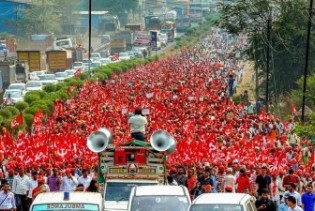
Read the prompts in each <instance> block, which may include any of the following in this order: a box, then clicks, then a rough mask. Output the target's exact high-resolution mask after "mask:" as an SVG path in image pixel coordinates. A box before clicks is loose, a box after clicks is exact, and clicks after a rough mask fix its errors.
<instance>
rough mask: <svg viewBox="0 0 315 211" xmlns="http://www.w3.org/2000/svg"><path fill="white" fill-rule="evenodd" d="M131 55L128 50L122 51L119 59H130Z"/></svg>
mask: <svg viewBox="0 0 315 211" xmlns="http://www.w3.org/2000/svg"><path fill="white" fill-rule="evenodd" d="M130 58H131V57H130V56H129V54H128V52H120V53H119V59H120V61H123V60H129V59H130Z"/></svg>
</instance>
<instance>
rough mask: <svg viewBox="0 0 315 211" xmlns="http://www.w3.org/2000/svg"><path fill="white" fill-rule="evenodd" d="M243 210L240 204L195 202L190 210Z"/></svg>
mask: <svg viewBox="0 0 315 211" xmlns="http://www.w3.org/2000/svg"><path fill="white" fill-rule="evenodd" d="M232 210H233V211H243V208H242V206H241V205H238V204H195V205H192V206H191V207H190V211H232Z"/></svg>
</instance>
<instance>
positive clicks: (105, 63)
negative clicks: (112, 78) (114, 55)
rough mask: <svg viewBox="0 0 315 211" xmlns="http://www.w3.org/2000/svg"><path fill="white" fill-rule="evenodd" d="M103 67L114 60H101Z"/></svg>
mask: <svg viewBox="0 0 315 211" xmlns="http://www.w3.org/2000/svg"><path fill="white" fill-rule="evenodd" d="M100 62H101V64H102V66H104V65H107V64H110V63H111V62H112V60H111V59H110V58H101V60H100Z"/></svg>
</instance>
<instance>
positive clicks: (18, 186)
mask: <svg viewBox="0 0 315 211" xmlns="http://www.w3.org/2000/svg"><path fill="white" fill-rule="evenodd" d="M28 184H29V178H28V176H26V175H24V176H23V177H20V175H17V176H15V177H14V179H13V184H12V192H13V193H15V194H19V195H26V193H27V191H28V190H29V189H28Z"/></svg>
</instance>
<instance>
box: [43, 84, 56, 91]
mask: <svg viewBox="0 0 315 211" xmlns="http://www.w3.org/2000/svg"><path fill="white" fill-rule="evenodd" d="M43 90H44V91H45V92H48V93H50V92H55V91H56V90H57V86H56V85H55V84H47V85H46V86H44V88H43Z"/></svg>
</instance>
